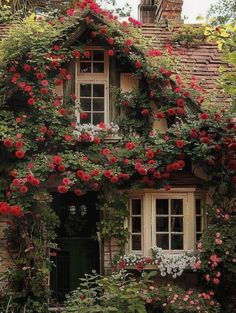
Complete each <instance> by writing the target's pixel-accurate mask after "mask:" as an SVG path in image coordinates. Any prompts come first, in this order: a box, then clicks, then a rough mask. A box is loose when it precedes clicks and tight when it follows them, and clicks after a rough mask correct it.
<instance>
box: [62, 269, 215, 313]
mask: <svg viewBox="0 0 236 313" xmlns="http://www.w3.org/2000/svg"><path fill="white" fill-rule="evenodd" d="M156 274H157V273H156V272H150V273H149V274H147V273H143V274H142V277H141V278H139V279H137V278H134V277H133V276H132V275H131V274H127V273H126V272H125V271H121V272H119V273H113V274H112V275H111V276H107V277H101V276H98V275H97V274H96V273H93V274H92V275H86V277H85V278H84V279H81V284H80V287H79V288H78V289H76V290H75V291H73V292H72V293H71V294H70V295H69V296H68V297H67V300H66V302H65V307H64V309H63V313H72V312H74V313H95V312H99V313H111V312H117V313H124V312H127V313H147V312H153V313H154V312H163V313H188V312H192V313H202V312H208V313H218V312H219V304H218V303H217V302H216V301H215V300H214V299H213V298H212V295H210V294H208V293H200V292H199V291H196V290H194V289H192V290H184V289H182V288H180V287H177V286H170V285H168V286H164V287H157V286H156V285H155V284H154V283H153V281H152V280H151V278H152V277H154V276H156Z"/></svg>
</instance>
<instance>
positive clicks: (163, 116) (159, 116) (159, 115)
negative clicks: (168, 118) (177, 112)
mask: <svg viewBox="0 0 236 313" xmlns="http://www.w3.org/2000/svg"><path fill="white" fill-rule="evenodd" d="M155 117H156V118H165V114H164V113H163V112H157V113H156V114H155Z"/></svg>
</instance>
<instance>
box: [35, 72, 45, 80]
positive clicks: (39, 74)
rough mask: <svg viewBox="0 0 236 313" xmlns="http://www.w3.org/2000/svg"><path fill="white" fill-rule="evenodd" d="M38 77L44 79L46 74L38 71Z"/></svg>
mask: <svg viewBox="0 0 236 313" xmlns="http://www.w3.org/2000/svg"><path fill="white" fill-rule="evenodd" d="M36 77H37V79H39V80H42V79H44V77H45V74H44V73H36Z"/></svg>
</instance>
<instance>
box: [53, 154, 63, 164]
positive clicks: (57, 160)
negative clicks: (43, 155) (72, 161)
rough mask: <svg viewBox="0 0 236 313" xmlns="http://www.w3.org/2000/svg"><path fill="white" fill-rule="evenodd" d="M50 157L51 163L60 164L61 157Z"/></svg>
mask: <svg viewBox="0 0 236 313" xmlns="http://www.w3.org/2000/svg"><path fill="white" fill-rule="evenodd" d="M52 159H53V163H55V164H57V165H59V164H61V162H62V158H61V157H60V156H59V155H54V156H53V158H52Z"/></svg>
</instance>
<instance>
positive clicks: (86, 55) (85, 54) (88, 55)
mask: <svg viewBox="0 0 236 313" xmlns="http://www.w3.org/2000/svg"><path fill="white" fill-rule="evenodd" d="M84 57H85V58H86V59H89V58H90V57H91V52H90V51H84Z"/></svg>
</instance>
